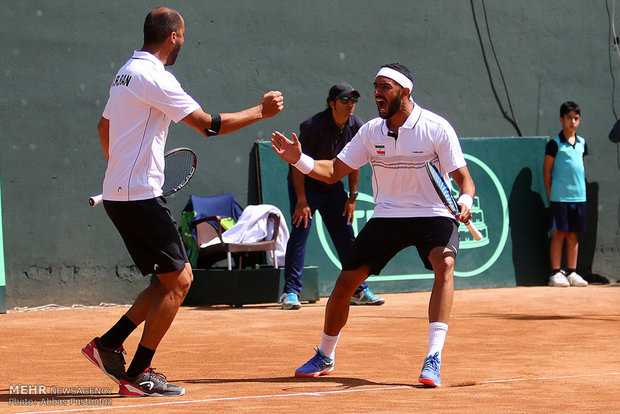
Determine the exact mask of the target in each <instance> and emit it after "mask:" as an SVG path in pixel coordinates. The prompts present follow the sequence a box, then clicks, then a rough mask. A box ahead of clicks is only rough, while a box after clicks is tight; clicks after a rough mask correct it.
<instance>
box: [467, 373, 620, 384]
mask: <svg viewBox="0 0 620 414" xmlns="http://www.w3.org/2000/svg"><path fill="white" fill-rule="evenodd" d="M607 375H620V372H608V373H607V374H583V375H563V376H559V377H538V378H512V379H501V380H489V381H476V384H496V383H500V382H517V381H545V380H556V379H567V378H585V377H605V376H607Z"/></svg>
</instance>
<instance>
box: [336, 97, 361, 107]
mask: <svg viewBox="0 0 620 414" xmlns="http://www.w3.org/2000/svg"><path fill="white" fill-rule="evenodd" d="M338 99H340V100H341V101H342V103H343V104H345V105H346V104H348V103H349V101H350V102H353V103H357V100H358V97H357V96H351V97H349V96H345V97H343V98H338Z"/></svg>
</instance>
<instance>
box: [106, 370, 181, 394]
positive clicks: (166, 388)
mask: <svg viewBox="0 0 620 414" xmlns="http://www.w3.org/2000/svg"><path fill="white" fill-rule="evenodd" d="M118 393H119V394H120V395H122V396H124V397H144V396H149V397H171V396H177V395H185V388H183V387H179V386H177V385H172V384H170V383H169V382H168V381H166V376H165V375H164V374H162V373H160V372H155V371H154V370H153V368H151V367H148V368H147V369H146V370H145V371H144V372H143V373H142V374H140V375H138V376H137V377H135V378H129V377H128V376H127V374H126V373H123V375H121V384H120V388H119V390H118Z"/></svg>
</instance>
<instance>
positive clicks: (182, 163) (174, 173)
mask: <svg viewBox="0 0 620 414" xmlns="http://www.w3.org/2000/svg"><path fill="white" fill-rule="evenodd" d="M197 160H198V159H197V158H196V154H195V153H194V151H192V150H191V149H189V148H175V149H172V150H170V151H168V152H167V153H166V154H164V161H165V163H166V164H165V166H164V185H163V187H162V191H163V193H164V197H165V196H169V195H170V194H174V193H176V192H177V191H179V190H180V189H181V188H183V187H185V185H186V184H187V183H188V182H189V180H190V179H191V178H192V176H193V175H194V172H195V171H196V162H197ZM102 201H103V196H102V194H99V195H96V196H92V197H91V198H90V199H89V200H88V203H89V204H90V205H91V206H93V207H94V206H96V205H98V204H100V203H101V202H102Z"/></svg>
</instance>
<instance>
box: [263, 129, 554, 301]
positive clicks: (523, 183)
mask: <svg viewBox="0 0 620 414" xmlns="http://www.w3.org/2000/svg"><path fill="white" fill-rule="evenodd" d="M547 140H548V139H547V138H546V137H528V138H464V139H461V145H462V147H463V152H464V155H465V159H466V160H467V164H468V168H469V171H470V172H471V175H472V177H473V179H474V182H475V184H476V197H475V199H474V204H473V207H472V212H473V219H472V221H473V222H474V224H475V225H476V227H477V228H478V229H479V230H480V231H481V232H482V234H483V238H482V239H481V240H479V241H476V240H474V239H473V237H472V236H471V235H470V233H469V231H468V230H467V228H466V227H465V226H464V225H461V226H460V228H459V235H460V248H459V254H458V257H457V260H456V268H455V273H454V274H455V287H456V288H457V289H459V288H460V289H463V288H488V287H500V286H516V285H542V284H545V283H546V280H547V273H548V264H547V261H548V260H547V257H548V236H547V233H548V229H549V228H548V220H547V214H548V213H547V211H546V208H545V201H544V200H546V196H545V188H544V183H543V180H542V162H543V158H544V147H545V144H546V142H547ZM256 145H257V146H258V148H257V149H258V163H259V169H260V183H261V192H262V202H263V203H265V204H273V205H275V206H277V207H278V208H280V210H281V211H282V212H283V213H285V216H286V219H287V224H288V225H289V228H290V226H291V221H290V208H289V201H288V190H287V181H286V176H287V173H288V166H287V164H286V163H284V162H283V161H282V160H280V158H279V157H278V156H277V154H275V152H274V151H273V150H272V149H271V143H270V142H257V143H256ZM371 177H372V169H371V167H370V166H368V165H366V166H364V167H362V169H361V170H360V183H359V193H360V194H359V197H358V199H357V205H356V211H355V220H354V222H353V227H354V231H355V233H356V234H357V232H358V231H359V230H360V229H361V228H362V227H363V226H364V224H365V223H366V222H367V221H368V220H369V219H370V218H371V216H372V213H373V208H374V203H373V196H372V184H371ZM346 182H347V181H346V179H345V184H346ZM453 191H454V192H455V194H456V192H457V191H458V189H457V188H456V185H454V183H453ZM305 264H306V265H313V266H318V267H319V276H320V293H321V295H328V294H329V293H330V292H331V289H332V288H333V285H334V282H335V280H336V278H337V277H338V273H339V270H340V262H339V261H338V257H337V254H336V252H335V249H334V248H333V245H332V242H331V240H330V238H329V235H328V233H327V230H326V229H325V227H324V225H323V223H322V220H321V216H320V214H319V213H318V212H317V213H316V214H315V216H314V220H313V229H312V232H311V234H310V237H309V239H308V245H307V249H306V261H305ZM368 282H369V285H370V287H371V289H372V290H373V291H376V292H379V293H383V292H406V291H421V290H430V289H431V288H432V284H433V274H432V272H429V271H428V270H426V269H425V268H424V266H423V265H422V262H421V260H420V258H419V257H418V253H417V250H416V249H415V247H410V248H407V249H405V250H403V251H401V252H400V253H398V254H397V255H396V257H395V258H394V259H393V260H392V261H391V262H390V263H389V264H388V265H387V266H386V267H385V268H384V269H383V271H382V272H381V274H380V275H378V276H376V275H373V276H371V277H369V278H368Z"/></svg>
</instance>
